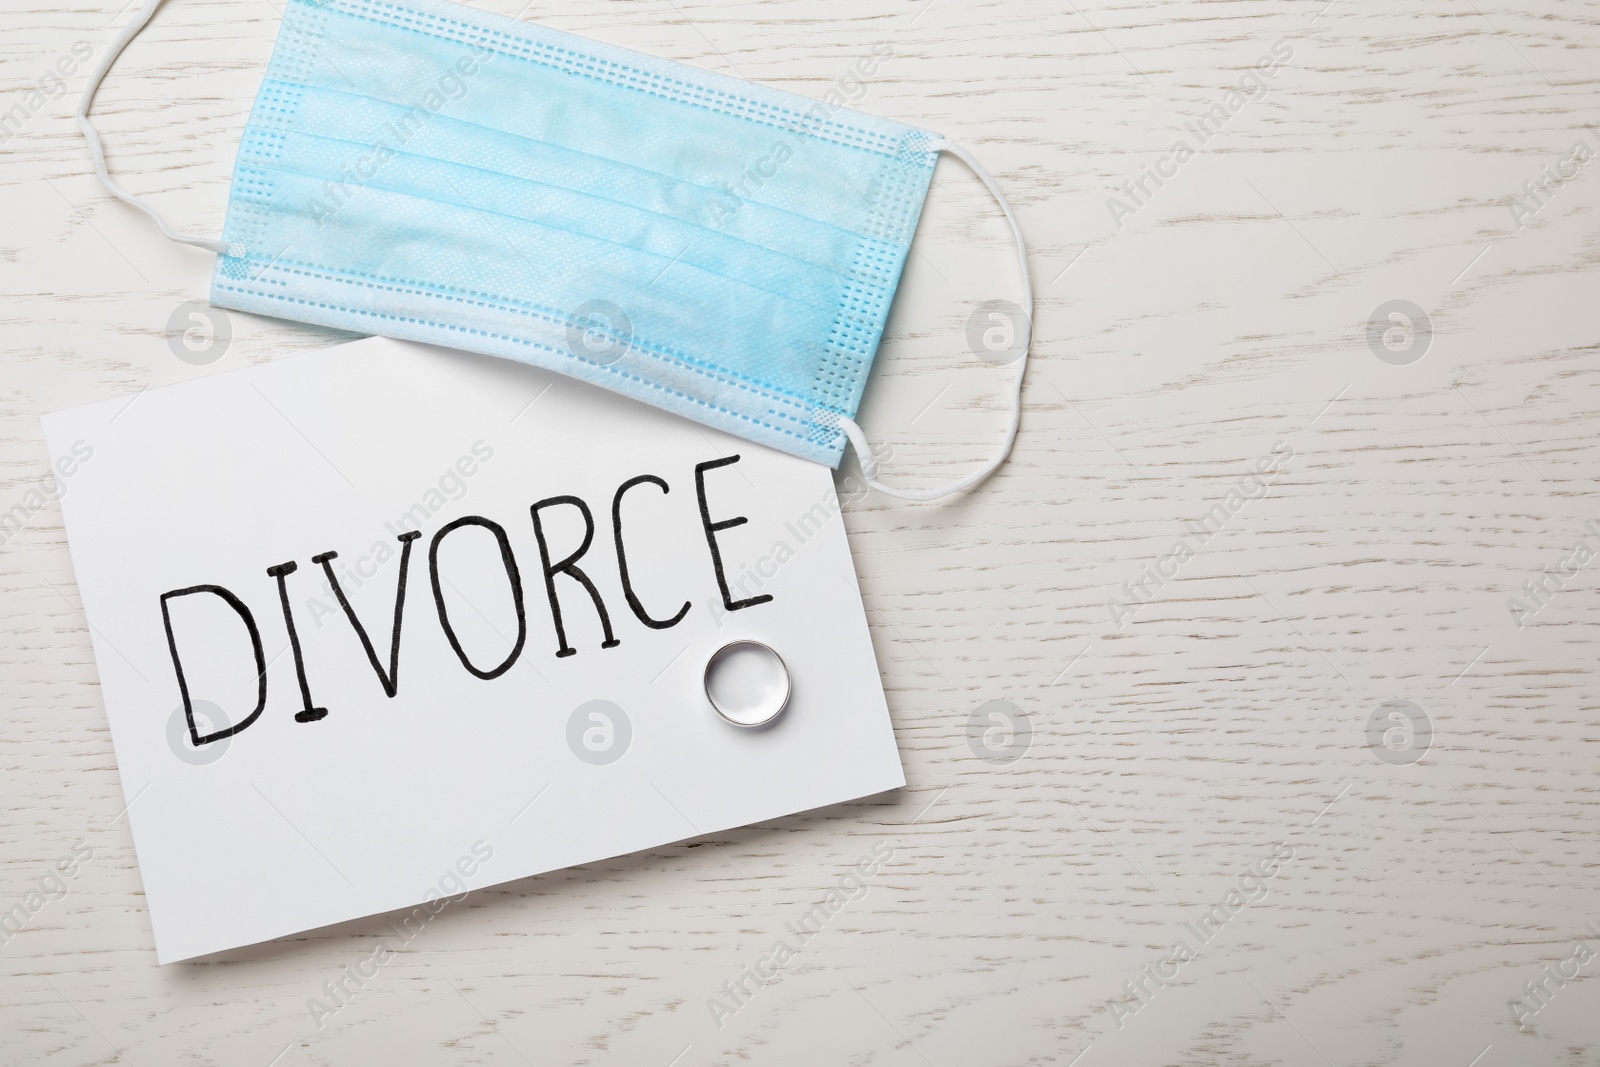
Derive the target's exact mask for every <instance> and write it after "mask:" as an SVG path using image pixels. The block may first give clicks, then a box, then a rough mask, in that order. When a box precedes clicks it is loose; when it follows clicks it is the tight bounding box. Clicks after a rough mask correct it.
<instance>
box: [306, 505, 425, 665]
mask: <svg viewBox="0 0 1600 1067" xmlns="http://www.w3.org/2000/svg"><path fill="white" fill-rule="evenodd" d="M421 536H422V533H421V531H419V530H411V531H409V532H407V533H403V534H401V535H400V581H399V584H398V585H396V587H395V592H394V634H393V636H391V637H390V638H389V670H388V671H387V672H385V671H384V669H383V664H381V663H379V662H378V653H377V652H375V651H374V650H373V648H372V640H371V638H369V637H368V636H367V628H366V627H365V626H362V625H361V620H360V619H358V618H356V613H355V609H353V608H351V607H350V601H349V600H347V599H346V598H345V595H344V590H343V589H341V588H340V587H339V579H338V578H336V577H334V574H333V565H332V564H331V563H329V562H328V561H329V560H332V559H337V558H338V557H339V553H337V552H324V553H323V554H322V555H320V556H312V557H311V562H312V563H314V564H316V563H320V564H321V565H322V570H323V572H324V573H326V574H327V576H328V584H329V585H331V586H333V595H334V596H336V597H338V598H339V606H340V607H341V608H343V609H344V614H345V617H346V618H348V619H349V620H350V625H351V626H353V627H354V628H355V631H356V636H357V637H359V638H361V647H362V648H364V649H366V650H367V662H368V663H371V664H372V669H373V670H374V671H376V672H377V674H378V684H379V685H382V686H383V691H384V693H385V694H386V695H387V696H390V697H393V696H394V695H395V694H396V693H398V692H399V691H400V613H401V612H402V611H403V610H404V609H405V604H406V571H407V569H408V568H409V566H410V563H411V542H413V541H415V540H416V539H417V538H419V537H421Z"/></svg>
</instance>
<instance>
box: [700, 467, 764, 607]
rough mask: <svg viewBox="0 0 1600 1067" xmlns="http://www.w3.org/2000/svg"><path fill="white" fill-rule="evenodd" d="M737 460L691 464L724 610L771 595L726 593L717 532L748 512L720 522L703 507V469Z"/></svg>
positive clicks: (740, 520)
mask: <svg viewBox="0 0 1600 1067" xmlns="http://www.w3.org/2000/svg"><path fill="white" fill-rule="evenodd" d="M737 462H739V457H738V456H724V457H722V458H721V459H712V460H707V461H706V462H704V463H696V464H695V466H694V491H695V495H696V496H698V497H699V498H700V525H701V526H703V527H705V531H706V546H707V547H709V548H710V549H711V566H712V567H714V568H715V569H716V572H717V588H718V589H720V590H721V591H722V607H723V609H724V610H725V611H738V610H740V609H741V608H753V607H755V606H756V605H757V604H765V603H766V602H767V601H769V600H771V599H772V594H771V593H762V594H761V595H760V596H753V597H749V598H748V599H745V600H734V599H733V597H732V596H730V595H729V593H728V578H727V576H726V575H725V574H724V573H723V571H722V552H721V551H720V550H718V548H717V534H719V533H721V532H722V531H723V530H731V529H733V528H734V527H735V526H743V525H744V524H745V523H747V522H749V521H750V519H749V517H748V516H745V515H740V516H738V517H737V518H732V519H723V520H722V521H721V522H712V521H711V510H710V509H709V508H707V507H706V471H710V470H716V469H717V468H718V467H726V466H729V465H730V464H734V463H737Z"/></svg>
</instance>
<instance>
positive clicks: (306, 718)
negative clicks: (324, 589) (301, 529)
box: [267, 560, 328, 722]
mask: <svg viewBox="0 0 1600 1067" xmlns="http://www.w3.org/2000/svg"><path fill="white" fill-rule="evenodd" d="M299 569H300V564H298V563H296V562H295V561H294V560H290V561H289V562H288V563H280V564H278V565H277V566H276V567H268V568H267V577H269V578H276V579H278V599H279V600H281V601H282V602H283V624H284V625H285V626H287V627H288V628H289V648H290V650H291V651H293V652H294V674H295V677H296V678H298V679H299V680H300V701H301V709H300V710H299V711H297V712H295V713H294V721H295V722H316V721H317V720H318V719H325V718H327V717H328V709H327V708H318V707H313V706H312V701H311V686H310V684H309V683H308V682H307V681H306V661H305V659H304V657H302V656H301V655H300V635H299V634H297V633H295V632H294V612H293V611H291V610H289V583H288V576H289V575H291V574H293V573H294V572H295V571H297V570H299Z"/></svg>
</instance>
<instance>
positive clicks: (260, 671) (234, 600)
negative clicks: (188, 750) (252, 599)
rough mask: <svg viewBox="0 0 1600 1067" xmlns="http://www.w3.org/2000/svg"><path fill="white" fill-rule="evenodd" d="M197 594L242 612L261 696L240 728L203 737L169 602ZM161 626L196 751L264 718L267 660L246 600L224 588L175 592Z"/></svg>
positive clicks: (163, 611) (164, 600) (165, 597)
mask: <svg viewBox="0 0 1600 1067" xmlns="http://www.w3.org/2000/svg"><path fill="white" fill-rule="evenodd" d="M195 593H212V594H214V595H216V596H219V597H221V598H222V600H223V603H225V604H227V605H228V606H229V607H230V608H232V609H233V610H234V611H236V612H238V613H239V618H241V619H243V620H244V628H245V629H246V630H248V631H249V632H250V647H251V649H252V650H253V651H254V652H255V656H256V680H257V693H258V695H257V697H256V710H254V711H252V712H251V713H250V714H249V715H247V716H246V717H245V719H244V721H243V722H241V723H239V724H238V725H236V726H229V727H227V728H225V729H222V730H218V731H217V732H216V733H211V734H206V735H205V736H204V737H201V736H200V734H199V732H198V731H197V730H195V728H194V704H193V703H192V702H190V700H189V683H188V682H187V681H186V680H185V679H184V677H183V661H182V660H180V659H179V658H178V642H177V640H176V639H175V638H174V637H173V636H172V613H171V612H170V611H169V610H168V609H167V601H169V600H171V599H172V598H173V597H177V596H191V595H193V594H195ZM161 623H162V625H163V626H165V627H166V630H167V651H169V652H171V653H172V669H173V670H175V671H177V673H178V692H179V693H180V694H182V696H183V717H184V718H185V719H187V720H188V721H189V740H190V741H192V742H193V743H194V745H195V747H196V748H198V747H200V746H201V745H208V744H210V743H211V742H213V741H221V740H222V739H223V738H224V737H232V736H233V735H234V734H236V733H238V732H239V731H240V730H243V729H244V728H245V727H246V726H249V725H250V724H251V723H253V722H255V721H256V720H257V719H259V718H260V717H261V713H262V711H264V710H265V709H266V706H267V657H266V655H265V653H264V652H263V651H262V649H261V631H260V630H257V629H256V620H255V616H254V615H251V614H250V609H249V608H247V607H245V605H244V601H242V600H240V599H239V598H238V597H236V596H234V595H233V594H232V593H230V592H228V591H227V590H226V589H224V588H222V586H220V585H191V586H190V587H189V588H187V589H174V590H173V591H172V592H170V593H162V594H161Z"/></svg>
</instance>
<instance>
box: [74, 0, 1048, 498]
mask: <svg viewBox="0 0 1600 1067" xmlns="http://www.w3.org/2000/svg"><path fill="white" fill-rule="evenodd" d="M160 3H161V0H145V3H144V6H143V8H142V9H141V11H140V12H139V14H138V15H137V16H136V17H135V18H134V19H133V21H132V22H131V23H130V25H129V26H128V27H127V28H125V29H124V30H123V31H122V34H121V35H120V36H119V38H118V39H117V40H116V41H115V42H113V43H112V45H111V46H110V47H109V48H108V49H107V50H106V52H105V54H104V56H103V58H102V60H101V63H100V64H99V66H98V68H97V69H96V70H95V71H94V72H93V73H92V74H91V77H90V84H89V86H88V88H87V89H86V91H85V93H84V97H83V100H82V102H81V103H80V105H79V108H78V118H79V121H80V125H81V126H82V127H83V130H84V134H85V136H86V137H87V138H88V140H89V144H90V148H91V152H92V154H93V156H94V160H95V165H96V170H97V172H98V173H99V175H100V177H101V179H102V181H104V182H105V183H106V184H107V187H108V188H109V189H110V190H111V191H112V192H113V193H114V194H115V195H116V196H118V197H119V198H120V199H122V200H124V201H126V202H128V203H130V204H132V205H134V206H136V207H139V208H140V209H142V210H144V211H146V212H147V213H148V214H150V215H151V216H152V217H153V218H155V219H156V222H157V223H158V224H159V225H160V226H161V229H162V232H163V233H165V234H166V235H167V236H168V237H171V238H173V239H175V240H181V241H185V242H187V243H191V244H196V245H199V246H200V247H203V248H207V249H209V250H211V251H213V252H216V253H217V263H216V269H215V272H214V273H213V275H212V283H211V302H212V303H213V304H215V305H217V306H219V307H224V308H233V309H236V310H239V311H248V312H254V313H257V314H262V315H271V316H276V317H279V318H286V319H294V320H297V321H300V322H307V323H314V324H317V325H322V326H331V327H336V328H340V329H345V330H351V331H355V332H357V333H362V334H383V335H385V336H389V337H397V338H405V339H409V340H414V341H425V342H430V343H433V344H439V345H445V346H449V347H451V348H458V349H465V350H468V351H472V352H481V353H485V354H488V355H493V356H502V357H506V358H509V359H515V360H520V361H522V362H525V363H532V364H535V365H537V366H540V367H544V368H547V369H549V370H555V371H560V372H562V373H564V374H568V375H571V376H572V377H574V378H580V379H582V380H584V381H588V382H593V383H595V384H597V385H602V386H605V387H606V388H609V389H613V390H615V391H617V392H619V393H623V394H625V395H627V396H631V397H634V398H635V399H638V400H643V401H645V402H646V403H650V404H654V405H656V406H657V407H661V408H665V409H667V410H669V411H673V412H677V413H678V414H680V415H684V416H686V417H688V418H691V419H695V420H697V421H699V422H701V423H704V424H706V425H708V426H714V427H716V428H717V429H720V430H724V431H727V432H729V433H732V434H737V435H739V436H741V437H745V438H748V439H749V440H752V441H756V442H759V443H761V444H765V445H770V446H772V447H773V448H778V449H781V450H783V451H785V452H789V453H792V454H794V455H797V456H801V457H804V458H806V459H810V460H815V461H817V462H821V463H825V464H828V465H829V466H835V467H836V466H838V464H839V461H840V459H841V457H842V455H843V451H844V445H845V442H846V441H847V440H848V441H851V442H852V443H853V444H854V446H855V449H856V451H857V454H858V455H859V457H860V459H861V463H862V466H863V469H864V472H865V473H866V475H867V477H868V480H869V482H870V483H871V484H873V485H874V486H875V487H877V488H880V489H884V490H885V491H888V492H893V493H895V494H896V495H905V496H910V497H913V498H919V499H931V498H933V497H936V496H939V495H943V494H944V493H947V492H951V491H954V490H956V489H961V488H965V487H966V486H967V485H970V484H973V483H975V482H977V481H979V480H981V479H982V478H983V477H984V476H986V475H987V474H988V473H989V471H991V470H993V469H994V468H995V467H996V466H998V465H999V463H1000V462H1001V461H1002V460H1003V459H1004V456H1005V453H1006V451H1007V450H1009V448H1010V445H1011V441H1012V439H1013V438H1014V436H1015V434H1016V428H1017V419H1018V417H1019V412H1020V395H1021V384H1022V375H1023V370H1024V367H1025V364H1026V351H1027V338H1026V335H1025V334H1024V336H1023V339H1022V345H1021V350H1022V352H1023V356H1022V359H1020V360H1019V361H1018V365H1017V368H1016V371H1015V373H1016V379H1015V382H1014V387H1013V389H1012V396H1011V422H1010V427H1009V430H1008V431H1007V434H1006V439H1005V446H1004V448H1003V449H1002V450H1001V452H1000V453H999V454H998V455H997V456H996V457H995V458H994V459H993V460H992V461H991V462H990V463H989V464H988V465H987V466H985V467H984V468H983V469H982V470H980V471H978V472H976V473H974V474H973V475H970V476H968V477H967V478H964V479H962V480H961V481H959V482H957V483H955V484H953V485H950V486H941V487H938V488H937V489H932V490H922V491H907V490H890V489H888V488H887V487H885V486H882V485H881V483H878V482H877V478H876V472H877V464H876V462H875V459H874V456H873V453H872V450H871V448H870V446H869V445H868V444H867V441H866V438H865V435H864V434H863V433H862V432H861V430H860V428H859V427H858V426H857V425H856V423H855V422H854V416H855V414H856V409H857V407H858V405H859V404H860V401H861V393H862V389H863V387H864V386H865V384H866V379H867V373H868V370H869V369H870V368H871V366H872V360H873V357H874V355H875V354H876V352H877V349H878V342H879V338H880V336H881V335H882V332H883V326H884V321H885V318H886V317H887V315H888V312H889V305H890V303H891V301H892V300H893V298H894V294H895V290H896V287H897V286H898V284H899V280H900V274H901V269H902V267H903V266H904V264H905V259H906V255H907V253H908V251H909V250H910V247H911V240H912V236H913V234H914V233H915V231H916V227H917V220H918V217H919V216H920V214H921V211H922V204H923V199H924V197H925V196H926V195H927V191H928V184H929V181H930V179H931V178H932V176H933V170H934V164H935V162H936V161H937V158H938V154H939V152H941V151H952V152H955V153H957V154H959V155H960V156H961V158H962V159H963V160H965V161H966V162H967V163H968V165H969V166H971V167H972V168H973V170H974V171H975V172H976V173H977V174H978V175H979V176H980V177H981V178H982V179H983V180H984V181H985V182H986V184H987V185H988V186H989V188H990V190H991V191H992V192H993V193H994V195H995V196H996V198H997V199H998V200H999V201H1000V203H1001V206H1002V208H1003V209H1004V210H1005V214H1006V218H1007V220H1008V221H1009V222H1010V223H1011V226H1012V229H1013V233H1014V235H1015V236H1016V239H1017V251H1018V258H1019V261H1020V262H1021V264H1022V271H1023V282H1024V290H1025V298H1024V301H1023V305H1022V306H1023V308H1024V318H1023V321H1022V322H1021V323H1020V324H1019V326H1018V328H1019V329H1021V330H1022V331H1027V329H1028V324H1029V322H1031V319H1032V301H1031V297H1029V296H1027V290H1028V289H1029V287H1030V285H1029V281H1028V277H1027V261H1026V249H1025V248H1024V246H1023V243H1022V237H1021V233H1020V230H1018V228H1017V223H1016V219H1015V217H1014V216H1013V215H1012V213H1011V209H1010V207H1009V206H1008V205H1006V203H1005V200H1004V198H1003V197H1002V196H1001V195H1000V191H999V188H998V186H996V184H995V182H994V180H993V178H991V177H990V176H989V175H988V174H987V173H986V172H985V171H984V170H983V169H982V167H980V166H978V165H977V163H976V162H975V161H974V160H972V158H971V157H970V156H968V155H967V154H966V153H964V152H961V151H960V150H959V149H957V148H955V147H954V146H952V145H950V144H949V143H948V142H946V141H944V140H943V139H942V138H940V137H938V136H937V135H936V134H932V133H929V132H927V131H925V130H920V129H917V128H916V127H913V126H908V125H905V124H903V123H899V122H894V121H891V120H888V119H881V118H877V117H875V116H872V115H868V114H865V113H862V112H859V111H854V110H851V109H848V108H845V107H843V106H842V104H837V103H828V102H816V101H812V100H808V99H806V98H804V97H800V96H796V95H794V94H791V93H786V92H781V91H778V90H774V89H769V88H766V87H763V86H760V85H754V84H750V83H748V82H744V81H739V80H736V79H733V78H728V77H725V76H723V75H719V74H714V73H711V72H708V71H703V70H699V69H696V68H694V67H690V66H686V65H684V64H681V63H674V62H669V61H665V60H660V59H654V58H651V57H649V56H645V55H641V54H639V53H636V52H630V51H627V50H625V49H621V48H616V47H612V46H610V45H606V44H602V43H599V42H596V41H590V40H586V39H584V38H581V37H576V36H573V35H572V34H568V33H562V32H560V31H557V30H549V29H545V28H543V27H539V26H535V25H531V24H528V23H524V22H520V21H517V20H515V19H509V18H505V17H502V16H499V15H493V14H489V13H486V12H482V11H478V10H474V9H472V8H468V7H464V6H461V5H458V4H454V3H448V2H444V0H406V2H403V3H401V2H393V0H288V3H287V5H286V8H285V14H284V18H283V23H282V26H281V28H280V30H279V33H278V41H277V46H276V49H275V51H274V52H273V56H272V62H271V64H270V66H269V67H268V68H267V73H266V76H265V78H264V80H263V82H262V85H261V89H260V91H259V93H258V94H257V97H256V101H255V107H254V109H253V110H252V111H251V114H250V119H249V122H248V124H247V125H246V127H245V131H244V134H243V137H242V139H241V142H240V145H239V153H238V159H237V163H236V166H235V170H234V176H233V186H232V194H231V198H230V201H229V206H228V215H227V222H226V224H225V226H224V229H223V235H222V239H221V240H220V241H217V240H209V239H205V238H194V237H186V236H184V235H181V234H177V233H175V232H173V231H172V230H171V229H170V228H169V227H168V226H167V225H166V224H165V223H164V222H163V221H162V220H161V219H160V218H159V216H157V215H156V213H155V212H154V211H153V210H152V209H151V208H149V207H148V206H147V205H145V204H143V203H142V202H140V201H139V200H138V199H137V198H135V197H133V196H132V195H131V194H128V193H127V192H125V191H124V190H122V189H121V188H120V187H118V186H117V185H116V184H115V183H114V182H112V181H111V179H110V177H109V175H108V174H107V173H106V169H105V162H104V158H103V154H102V151H101V148H100V141H99V137H98V136H97V135H96V133H95V131H94V129H93V127H92V126H91V125H90V124H89V122H88V118H87V114H88V109H89V106H90V104H91V103H92V101H93V97H94V93H95V90H96V88H97V87H98V85H99V82H100V80H101V79H102V78H103V77H104V76H105V72H106V70H107V69H108V68H109V67H110V65H111V63H112V62H113V61H115V59H116V57H117V55H118V53H119V52H120V51H121V50H122V48H123V46H125V45H126V43H127V42H128V41H129V40H131V39H132V37H133V36H134V35H135V34H137V33H138V31H139V30H140V29H141V28H142V27H143V26H144V24H145V23H146V22H147V21H148V20H149V18H150V16H151V15H153V14H154V12H155V9H156V8H157V7H159V5H160ZM888 51H889V49H888V46H885V45H880V46H878V49H877V50H876V51H875V52H874V54H873V55H872V56H871V57H869V59H867V60H864V61H863V62H864V63H867V62H870V63H871V64H873V65H875V64H876V63H877V62H879V61H881V60H882V58H883V57H884V56H885V55H886V54H887V53H888Z"/></svg>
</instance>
